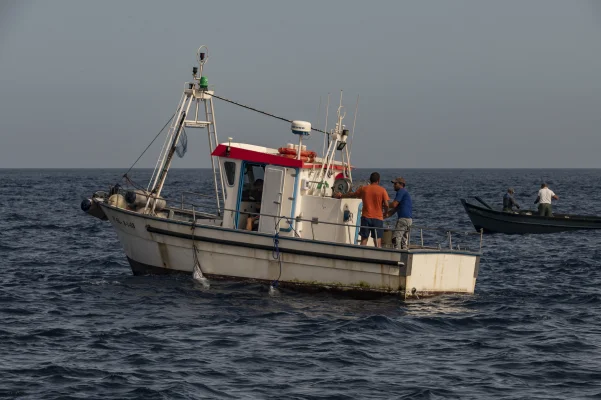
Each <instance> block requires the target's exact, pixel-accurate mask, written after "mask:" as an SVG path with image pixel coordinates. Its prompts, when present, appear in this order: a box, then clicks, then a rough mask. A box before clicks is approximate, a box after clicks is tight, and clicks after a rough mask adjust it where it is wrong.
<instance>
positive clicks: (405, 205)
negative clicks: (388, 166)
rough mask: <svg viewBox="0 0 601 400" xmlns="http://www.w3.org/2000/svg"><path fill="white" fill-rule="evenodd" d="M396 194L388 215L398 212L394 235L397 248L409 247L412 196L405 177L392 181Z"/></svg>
mask: <svg viewBox="0 0 601 400" xmlns="http://www.w3.org/2000/svg"><path fill="white" fill-rule="evenodd" d="M392 184H393V185H394V190H395V191H396V196H395V197H394V200H392V202H390V211H388V215H387V217H390V216H392V215H393V214H394V213H396V214H397V216H398V220H397V222H396V226H395V227H394V233H393V235H392V238H393V242H394V246H395V248H397V249H407V248H408V247H409V229H411V224H412V223H413V220H412V215H411V212H412V208H413V207H412V204H411V196H410V195H409V192H408V191H407V189H405V179H404V178H403V177H399V178H396V179H394V180H393V181H392Z"/></svg>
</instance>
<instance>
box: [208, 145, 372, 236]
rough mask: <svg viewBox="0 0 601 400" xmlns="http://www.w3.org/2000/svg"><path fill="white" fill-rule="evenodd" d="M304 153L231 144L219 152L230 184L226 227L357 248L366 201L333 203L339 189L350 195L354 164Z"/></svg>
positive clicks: (293, 148)
mask: <svg viewBox="0 0 601 400" xmlns="http://www.w3.org/2000/svg"><path fill="white" fill-rule="evenodd" d="M298 149H299V145H292V144H288V145H287V146H286V147H283V148H279V149H272V148H267V147H261V146H254V145H249V144H242V143H231V142H228V143H222V144H220V145H218V146H217V147H216V148H215V150H214V151H213V156H216V157H218V160H219V163H220V170H221V171H222V179H223V183H224V185H223V187H224V197H225V206H224V212H223V225H222V226H223V227H224V228H232V229H249V228H250V229H252V230H255V231H258V232H261V233H266V234H270V235H273V234H275V233H278V234H279V235H280V236H292V237H301V238H306V239H312V240H320V241H328V242H336V243H346V244H357V243H358V233H359V229H358V227H359V223H360V220H361V218H360V215H361V199H336V198H333V197H332V194H333V188H336V191H341V192H343V193H345V192H347V191H348V190H350V179H348V178H347V171H346V170H345V169H346V168H345V167H346V165H348V164H346V165H345V164H344V163H342V162H338V161H332V160H330V162H328V160H326V159H322V158H318V157H316V156H315V153H313V152H310V151H307V150H306V149H305V148H304V146H302V145H301V147H300V149H301V155H300V156H299V155H298V154H297V152H298ZM258 214H260V217H259V218H258V220H257V221H254V218H253V220H251V222H250V223H249V222H248V221H249V218H252V217H256V216H257V215H258Z"/></svg>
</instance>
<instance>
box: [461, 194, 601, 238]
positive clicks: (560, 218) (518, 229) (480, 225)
mask: <svg viewBox="0 0 601 400" xmlns="http://www.w3.org/2000/svg"><path fill="white" fill-rule="evenodd" d="M475 199H476V200H478V201H479V202H480V203H482V204H483V205H484V207H482V206H476V205H473V204H470V203H468V202H467V201H465V200H464V199H461V204H463V207H464V208H465V212H467V215H468V216H469V217H470V220H471V221H472V224H474V227H475V228H476V230H477V231H480V230H481V229H482V230H484V232H485V233H508V234H521V233H555V232H564V231H576V230H582V229H601V217H596V216H584V215H573V214H554V215H553V216H552V217H542V216H540V215H538V214H537V213H536V212H535V211H528V210H523V211H517V212H505V211H499V210H494V209H493V208H492V207H491V206H489V205H488V204H486V203H485V202H484V201H483V200H482V199H480V198H479V197H476V198H475Z"/></svg>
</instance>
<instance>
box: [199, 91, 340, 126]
mask: <svg viewBox="0 0 601 400" xmlns="http://www.w3.org/2000/svg"><path fill="white" fill-rule="evenodd" d="M211 96H213V97H215V98H216V99H219V100H223V101H225V102H227V103H231V104H234V105H236V106H239V107H242V108H246V109H247V110H251V111H254V112H258V113H259V114H263V115H267V116H268V117H271V118H275V119H279V120H280V121H285V122H290V123H291V122H292V120H290V119H286V118H283V117H278V116H277V115H274V114H271V113H268V112H265V111H261V110H258V109H256V108H253V107H250V106H246V105H244V104H240V103H238V102H235V101H233V100H230V99H226V98H225V97H220V96H217V95H216V94H212V95H211ZM311 130H312V131H315V132H321V133H325V134H326V135H327V134H328V133H327V132H326V131H322V130H321V129H317V128H313V127H311Z"/></svg>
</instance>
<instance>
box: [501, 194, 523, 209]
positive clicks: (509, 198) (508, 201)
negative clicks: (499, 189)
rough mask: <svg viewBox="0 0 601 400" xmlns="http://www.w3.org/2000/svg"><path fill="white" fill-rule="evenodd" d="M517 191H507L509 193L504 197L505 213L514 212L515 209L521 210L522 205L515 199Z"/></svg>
mask: <svg viewBox="0 0 601 400" xmlns="http://www.w3.org/2000/svg"><path fill="white" fill-rule="evenodd" d="M514 193H515V190H513V188H509V189H507V193H505V195H504V196H503V211H505V212H513V207H515V208H517V209H518V210H519V209H520V205H519V204H518V203H517V201H515V199H514V198H513V194H514Z"/></svg>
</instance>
